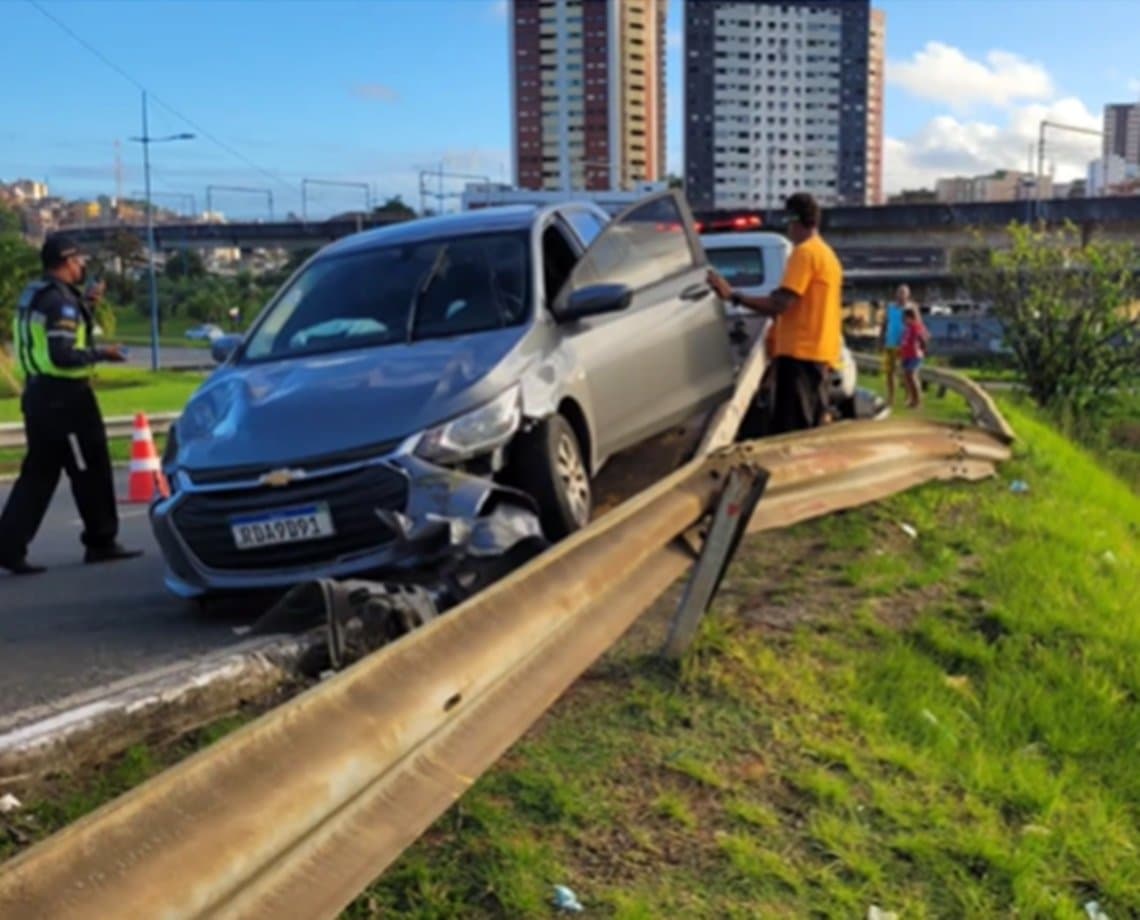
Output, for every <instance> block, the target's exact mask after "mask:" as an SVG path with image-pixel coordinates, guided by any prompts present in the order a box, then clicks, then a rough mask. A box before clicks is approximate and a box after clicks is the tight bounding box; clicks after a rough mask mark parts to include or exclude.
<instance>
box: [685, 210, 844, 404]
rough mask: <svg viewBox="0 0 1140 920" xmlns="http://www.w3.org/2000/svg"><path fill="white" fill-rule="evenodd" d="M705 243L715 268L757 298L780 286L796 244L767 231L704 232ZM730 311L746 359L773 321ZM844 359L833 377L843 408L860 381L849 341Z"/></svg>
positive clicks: (738, 352) (834, 398)
mask: <svg viewBox="0 0 1140 920" xmlns="http://www.w3.org/2000/svg"><path fill="white" fill-rule="evenodd" d="M701 243H702V245H703V246H704V248H705V252H706V253H707V254H708V257H709V262H711V263H712V266H713V268H715V269H716V270H717V271H718V272H719V273H720V274H721V275H722V276H723V277H724V279H725V280H726V281H727V282H728V283H729V284H731V285H732V286H733V287H734V288H736V289H738V290H739V291H740V292H741V293H743V294H749V295H752V296H754V297H763V296H765V295H767V294H771V293H772V292H773V291H774V290H776V288H777V287H779V286H780V280H781V279H782V278H783V277H784V266H785V265H786V264H787V261H788V257H789V256H790V255H791V252H792V243H791V241H790V240H789V239H788V238H787V237H786V236H784V235H783V234H780V233H768V232H763V231H742V232H735V231H728V232H725V233H702V234H701ZM727 311H728V317H729V330H730V336H731V338H732V343H733V346H734V348H735V352H736V356H737V359H738V360H739V361H741V362H743V360H744V358H745V357H746V356H747V355H748V352H749V351H750V350H751V348H752V343H753V342H755V341H756V340H757V339H758V338H759V337H760V336H762V335H763V334H764V333H765V332H766V331H767V329H768V323H769V322H771V321H770V320H769V319H768V318H767V317H763V316H760V315H759V314H757V313H753V312H752V311H751V310H749V309H747V308H745V307H737V306H734V305H731V304H730V305H728V307H727ZM842 362H843V366H842V367H841V368H840V370H838V371H836V372H835V374H834V376H833V378H832V394H831V398H832V403H833V404H834V405H836V406H839V407H841V410H842V407H843V406H844V405H847V404H849V403H850V401H851V400H852V399H853V398H854V396H855V390H856V383H857V380H858V371H857V369H856V367H855V359H854V358H853V357H852V355H851V351H850V350H849V349H848V348H847V343H846V342H844V344H843V350H842Z"/></svg>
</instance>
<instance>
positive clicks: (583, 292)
mask: <svg viewBox="0 0 1140 920" xmlns="http://www.w3.org/2000/svg"><path fill="white" fill-rule="evenodd" d="M632 299H633V291H631V290H630V289H629V288H628V287H626V286H625V285H624V284H591V285H590V286H589V287H584V288H579V289H578V290H576V291H574V292H573V293H572V294H571V295H570V296H569V297H567V298H562V297H560V298H559V301H560V302H559V303H558V304H557V305H556V306H555V309H554V315H555V316H556V317H557V319H558V321H559V322H564V323H569V322H573V321H574V320H579V319H584V318H586V317H587V316H598V315H600V314H602V313H617V312H618V311H619V310H624V309H625V308H626V307H628V306H629V304H630V301H631V300H632Z"/></svg>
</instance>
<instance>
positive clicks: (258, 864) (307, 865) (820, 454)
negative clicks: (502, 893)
mask: <svg viewBox="0 0 1140 920" xmlns="http://www.w3.org/2000/svg"><path fill="white" fill-rule="evenodd" d="M1008 456H1009V446H1008V443H1007V440H1006V438H1005V437H1004V436H1002V435H1001V434H997V435H995V434H993V433H990V432H986V431H982V430H977V429H969V428H962V427H953V426H940V425H935V424H932V423H928V422H921V421H907V420H895V421H886V422H875V423H862V422H861V423H843V424H837V425H832V426H828V427H827V428H825V429H819V430H816V431H813V432H811V433H808V434H800V435H794V436H785V437H782V438H774V439H771V440H766V441H759V442H751V443H747V444H738V445H734V446H732V447H730V448H728V449H725V450H723V451H720V452H717V453H715V454H713V455H711V456H708V457H705V458H702V459H698V460H694V461H693V462H692V463H690V464H688V465H687V466H685V467H683V468H682V469H680V470H678V471H676V472H675V473H673V474H672V475H670V476H668V477H667V478H665V479H664V480H662V481H660V482H658V483H657V484H655V485H654V486H652V487H650V488H649V489H647V490H646V491H644V492H642V493H641V494H639V495H637V496H635V497H634V498H632V499H630V500H629V501H628V502H626V503H625V504H624V505H622V506H620V507H618V508H617V509H615V510H614V511H612V512H610V513H609V514H607V515H605V516H604V517H603V518H601V519H600V520H599V521H597V522H595V523H594V524H593V525H591V526H590V527H589V528H587V529H586V530H584V531H582V532H580V533H578V534H576V535H575V536H573V537H571V538H569V539H568V540H566V541H564V542H563V543H561V544H559V545H557V546H555V547H554V548H553V549H551V550H550V551H548V552H547V553H545V554H543V555H542V556H540V557H538V558H537V559H536V560H534V561H533V562H531V563H530V564H528V565H527V566H525V567H524V568H522V569H520V570H518V571H517V572H515V573H513V574H512V575H510V576H509V577H507V578H505V579H504V580H503V581H501V582H498V583H496V584H495V585H493V586H492V587H490V588H489V589H487V590H486V591H484V592H483V593H481V594H479V595H478V596H476V597H474V598H472V599H471V600H470V601H468V602H467V603H465V604H463V605H462V606H461V607H458V608H456V609H455V610H453V611H451V612H449V613H448V614H447V615H446V616H444V617H441V618H439V619H438V620H435V621H433V622H431V623H430V624H428V625H427V626H425V627H423V628H422V629H420V630H418V631H416V632H414V633H412V634H411V635H409V636H407V637H405V638H404V639H402V640H400V641H398V642H396V643H394V644H392V645H390V646H387V647H385V648H383V649H381V650H380V651H379V652H376V653H374V654H373V655H371V656H369V657H368V658H366V659H364V660H363V661H361V662H360V663H358V664H356V665H354V666H353V667H351V668H349V669H348V670H346V671H344V672H342V673H340V674H338V675H336V676H335V677H333V678H332V679H330V680H328V681H327V682H325V683H323V684H321V685H319V686H317V687H315V688H313V689H311V690H309V691H308V692H306V693H304V694H302V695H301V696H298V697H296V698H295V699H293V700H291V701H289V702H287V703H285V704H283V705H282V706H280V707H278V708H276V709H274V710H272V711H271V712H269V713H267V714H266V715H265V716H263V717H262V718H260V719H259V720H257V721H256V722H254V723H251V724H250V725H248V726H246V727H245V728H244V729H242V730H240V731H238V732H236V733H235V734H233V735H231V736H229V737H227V738H225V739H223V740H222V741H220V742H218V743H217V744H216V745H215V746H213V747H212V748H209V749H207V750H206V751H203V752H202V753H200V754H198V755H196V756H194V757H192V758H190V759H189V760H187V761H185V762H183V763H182V764H179V765H178V766H176V767H174V768H172V769H171V770H168V771H166V772H165V773H163V774H161V775H159V776H157V777H155V778H154V779H152V780H150V781H149V782H147V783H146V784H144V785H142V786H140V787H138V788H136V789H134V790H133V791H131V792H129V793H127V794H126V795H124V796H122V797H120V798H119V799H117V800H116V801H114V802H111V803H109V804H108V805H106V806H104V807H103V808H101V809H99V810H98V811H96V812H94V813H93V814H91V815H89V816H87V817H86V818H84V819H82V820H80V821H79V822H77V823H75V824H73V825H72V826H70V827H68V828H66V829H64V830H63V831H61V832H60V833H58V834H56V835H55V836H53V837H51V838H49V839H47V840H45V841H43V842H41V843H40V844H38V845H37V846H35V847H33V848H32V849H30V850H28V851H27V852H25V853H23V854H21V855H20V856H18V857H17V858H15V859H14V860H12V861H11V862H10V863H8V864H7V865H5V866H3V867H0V915H2V916H21V917H22V916H50V917H53V918H67V917H80V916H82V917H85V918H90V917H121V916H123V915H124V913H129V914H131V915H133V916H162V917H170V918H190V917H202V916H226V917H264V916H303V917H334V916H336V915H337V913H338V912H339V911H340V910H341V909H343V907H344V906H345V905H346V904H348V903H349V902H350V901H351V900H352V898H354V897H355V896H356V895H357V894H358V893H359V892H360V891H361V890H362V889H363V888H364V887H365V886H366V885H367V884H368V883H370V882H371V881H372V880H373V879H374V878H376V877H377V876H378V875H379V874H380V873H382V872H383V870H384V869H385V868H386V867H387V866H388V865H390V864H391V863H392V862H393V861H394V860H395V859H396V858H397V857H398V856H399V855H400V854H401V853H402V852H403V850H404V849H405V848H406V847H408V846H409V845H410V844H411V843H412V842H414V841H415V840H416V839H417V837H418V836H419V835H420V834H422V833H423V832H424V831H425V830H426V829H427V828H428V827H429V826H430V825H431V823H432V822H433V821H434V820H435V819H436V818H437V817H438V816H439V815H440V814H442V813H443V812H444V811H445V810H446V809H447V808H448V807H449V806H450V805H451V804H453V803H454V802H455V801H456V800H457V799H458V798H459V797H460V796H461V795H462V794H463V792H464V791H465V790H466V789H467V788H468V787H469V786H470V785H471V784H472V783H473V782H474V781H475V779H476V778H477V777H478V776H479V775H480V774H481V773H482V772H483V771H485V770H486V769H488V768H489V767H490V766H491V765H492V764H494V762H495V761H496V760H497V758H498V757H499V756H500V755H501V754H502V753H503V752H504V751H505V750H506V749H507V748H508V747H509V746H510V745H511V744H512V743H513V742H514V741H515V740H517V739H518V738H519V737H520V736H521V735H522V734H523V733H524V732H525V731H526V730H527V729H528V728H529V727H530V726H531V725H532V724H534V722H535V721H536V720H537V719H538V718H539V717H540V716H541V715H542V713H543V712H545V711H546V709H548V708H549V707H550V706H551V705H552V704H553V703H554V701H555V700H556V699H557V698H558V697H559V695H560V694H561V693H562V692H563V691H564V690H565V689H566V688H567V687H568V686H569V685H570V684H571V683H572V682H573V681H574V680H575V679H576V678H577V677H578V676H579V675H580V674H581V673H582V672H583V671H585V670H586V669H587V668H588V667H589V666H590V665H591V664H592V663H593V662H594V661H595V660H596V659H597V658H598V657H599V656H600V655H601V654H602V653H603V652H605V651H606V649H608V648H609V647H610V646H611V645H612V644H613V643H614V642H616V641H617V639H618V638H619V637H620V636H621V635H622V633H623V632H624V631H625V630H626V629H627V628H628V627H629V626H630V625H631V624H632V623H633V622H634V620H636V618H637V617H638V616H639V615H640V614H641V613H642V612H643V611H644V610H645V609H646V608H647V607H648V606H649V605H650V604H651V603H652V601H653V600H655V599H656V598H657V597H658V596H660V594H661V593H663V592H664V591H665V589H666V588H667V587H668V586H669V585H670V584H671V583H672V582H673V581H675V580H676V578H677V577H679V576H680V575H681V574H682V573H684V572H685V571H686V570H687V569H688V568H689V567H690V566H691V565H692V563H693V555H692V552H691V551H690V550H689V549H688V548H686V547H684V546H682V543H681V541H680V540H679V538H681V537H682V536H683V535H691V533H692V530H693V528H694V525H696V524H698V523H699V522H700V521H702V520H703V519H704V518H705V517H706V516H707V514H708V513H709V511H710V510H711V509H712V508H713V507H714V506H715V504H716V501H717V499H718V497H719V495H720V494H721V489H722V486H723V483H724V482H725V481H726V477H728V475H729V474H730V473H731V472H732V471H743V472H744V473H745V474H755V473H756V472H757V471H764V473H765V474H766V475H767V476H768V488H767V491H766V492H765V494H764V496H763V498H762V499H761V500H760V502H759V504H758V506H757V508H756V511H755V514H754V516H753V518H752V520H751V524H750V529H752V530H756V529H770V528H773V527H780V526H786V525H788V524H790V523H793V522H795V521H799V520H804V519H806V518H809V517H814V516H818V515H821V514H826V513H829V512H831V511H834V510H837V509H839V508H848V507H852V506H854V505H858V504H863V503H866V502H870V501H875V500H877V499H880V498H883V497H885V496H887V495H890V494H892V493H894V492H897V491H899V490H900V489H904V488H907V487H909V486H911V485H914V484H916V483H919V482H924V481H928V480H931V479H937V478H965V479H975V478H979V477H982V476H987V475H992V474H993V473H994V464H995V463H996V462H998V461H1000V460H1002V459H1005V458H1007V457H1008Z"/></svg>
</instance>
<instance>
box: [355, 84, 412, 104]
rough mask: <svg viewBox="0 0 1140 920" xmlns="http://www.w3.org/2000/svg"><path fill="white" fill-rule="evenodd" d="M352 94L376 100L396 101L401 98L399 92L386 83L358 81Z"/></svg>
mask: <svg viewBox="0 0 1140 920" xmlns="http://www.w3.org/2000/svg"><path fill="white" fill-rule="evenodd" d="M352 94H353V95H354V96H359V97H360V98H361V99H371V100H372V101H374V102H396V101H397V100H399V98H400V94H399V93H398V92H396V91H395V90H394V89H392V87H390V86H388V85H386V84H384V83H358V84H356V86H354V87H353V88H352Z"/></svg>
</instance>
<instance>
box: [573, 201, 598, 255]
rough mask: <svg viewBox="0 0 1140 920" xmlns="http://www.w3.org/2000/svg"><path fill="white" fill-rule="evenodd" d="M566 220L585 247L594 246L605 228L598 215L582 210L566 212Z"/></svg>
mask: <svg viewBox="0 0 1140 920" xmlns="http://www.w3.org/2000/svg"><path fill="white" fill-rule="evenodd" d="M566 219H567V220H568V221H569V222H570V226H572V227H573V228H574V232H575V233H577V234H578V239H580V240H581V241H582V245H583V246H589V245H590V244H592V243H593V242H594V240H596V239H597V238H598V234H599V233H601V232H602V228H603V227H604V226H605V225H604V224H603V223H602V220H601V218H600V217H598V215H597V214H594V213H593V212H592V211H586V210H583V209H582V208H571V209H569V210H568V211H566Z"/></svg>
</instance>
